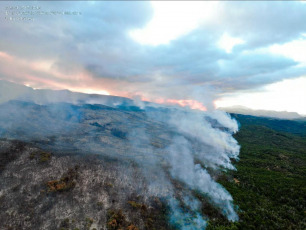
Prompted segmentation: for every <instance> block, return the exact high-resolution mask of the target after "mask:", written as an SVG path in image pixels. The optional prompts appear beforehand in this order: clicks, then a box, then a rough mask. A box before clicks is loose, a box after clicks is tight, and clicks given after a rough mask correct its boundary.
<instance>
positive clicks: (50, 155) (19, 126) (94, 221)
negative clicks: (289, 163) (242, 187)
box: [0, 101, 239, 230]
mask: <svg viewBox="0 0 306 230" xmlns="http://www.w3.org/2000/svg"><path fill="white" fill-rule="evenodd" d="M236 125H237V124H235V123H234V122H233V120H232V119H231V118H230V117H229V116H228V115H226V114H224V113H211V114H209V113H206V114H204V113H200V112H192V111H186V110H182V111H177V110H176V109H167V108H154V107H147V108H146V109H145V110H144V109H140V108H139V107H135V106H128V107H124V106H117V107H109V106H105V105H98V104H79V105H75V104H69V103H53V104H45V105H39V104H35V103H33V102H24V101H9V102H5V103H2V104H1V105H0V135H1V138H2V139H1V141H0V158H1V165H0V166H1V168H0V169H1V172H0V173H1V174H0V180H1V188H0V203H1V210H2V211H1V214H0V221H1V223H2V227H1V228H3V229H128V230H132V229H134V230H136V229H204V228H205V227H206V225H207V221H208V219H209V217H208V216H205V214H204V213H205V210H203V209H205V207H207V205H211V206H212V207H214V209H215V210H216V212H217V213H219V214H218V215H223V216H224V217H226V218H227V219H228V220H230V221H235V220H237V218H238V216H237V214H236V212H235V208H234V206H233V201H232V198H231V196H230V194H229V193H228V192H227V191H226V190H225V189H224V188H223V187H222V186H221V185H219V184H218V183H217V182H216V181H215V180H216V178H217V177H218V175H219V173H220V171H222V170H226V169H234V167H233V166H232V164H231V158H236V159H237V156H238V153H239V146H238V145H237V142H236V141H235V140H234V139H233V138H232V132H235V130H236V129H237V127H236Z"/></svg>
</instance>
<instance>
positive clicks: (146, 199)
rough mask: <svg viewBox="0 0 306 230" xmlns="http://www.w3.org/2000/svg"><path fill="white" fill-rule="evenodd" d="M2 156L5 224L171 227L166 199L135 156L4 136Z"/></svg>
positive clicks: (1, 199)
mask: <svg viewBox="0 0 306 230" xmlns="http://www.w3.org/2000/svg"><path fill="white" fill-rule="evenodd" d="M0 156H1V172H0V173H1V174H0V178H1V194H0V203H1V215H0V221H1V229H95V228H96V229H119V228H124V229H171V228H170V227H169V226H168V221H167V209H166V206H165V204H164V203H163V202H162V200H160V198H158V197H156V196H153V195H151V196H150V195H149V193H148V191H147V190H148V188H147V183H146V182H145V180H144V178H143V176H142V173H141V172H140V171H139V169H138V168H137V167H135V166H131V164H132V163H131V162H122V161H121V162H119V161H110V160H109V161H107V160H105V159H103V160H102V159H101V158H99V157H98V156H95V155H82V156H81V155H74V156H71V155H70V156H61V155H60V154H56V155H54V154H53V153H52V152H46V151H44V150H42V149H40V148H37V147H34V145H33V144H32V145H31V144H26V143H24V142H20V141H9V140H4V139H2V140H0ZM142 194H145V195H142Z"/></svg>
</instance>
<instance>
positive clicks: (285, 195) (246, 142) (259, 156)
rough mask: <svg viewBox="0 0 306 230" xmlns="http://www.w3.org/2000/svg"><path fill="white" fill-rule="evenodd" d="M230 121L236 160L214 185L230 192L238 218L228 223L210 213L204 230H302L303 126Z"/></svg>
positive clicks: (305, 213)
mask: <svg viewBox="0 0 306 230" xmlns="http://www.w3.org/2000/svg"><path fill="white" fill-rule="evenodd" d="M236 118H237V119H238V121H239V122H240V124H241V129H240V131H239V132H238V133H237V134H236V135H235V138H236V139H237V140H238V142H239V144H240V145H241V152H240V161H239V162H236V163H235V165H236V168H237V171H232V172H228V173H226V174H224V175H223V176H221V177H220V178H219V182H220V183H221V184H223V186H224V187H225V188H226V189H227V190H228V191H229V192H230V193H231V194H232V196H233V199H234V203H235V205H236V206H237V211H238V214H239V218H240V220H239V222H236V223H231V222H228V221H227V220H226V219H225V218H223V217H222V216H220V215H218V214H216V213H215V214H214V213H213V212H214V211H212V212H211V213H210V216H213V218H210V222H209V226H208V229H209V230H211V229H286V230H288V229H294V230H297V229H306V219H305V217H306V209H305V207H306V178H305V175H306V138H305V136H304V133H306V130H305V128H304V127H305V124H306V123H302V122H299V123H298V124H294V125H293V126H292V127H293V128H292V127H286V126H285V124H287V123H288V121H282V120H276V121H275V120H273V119H267V118H256V117H251V116H242V115H238V116H236ZM292 122H294V121H290V122H289V123H290V125H291V123H292ZM289 123H288V124H289ZM275 124H282V125H281V126H278V127H276V128H275V127H274V126H275ZM272 128H274V129H272ZM285 131H286V132H285ZM204 210H205V209H204ZM208 210H209V209H208ZM211 210H213V209H211ZM206 212H207V209H206Z"/></svg>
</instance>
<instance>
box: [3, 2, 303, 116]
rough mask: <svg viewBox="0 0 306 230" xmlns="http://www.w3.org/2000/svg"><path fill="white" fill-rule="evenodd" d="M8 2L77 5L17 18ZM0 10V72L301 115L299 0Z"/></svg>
mask: <svg viewBox="0 0 306 230" xmlns="http://www.w3.org/2000/svg"><path fill="white" fill-rule="evenodd" d="M11 6H19V7H22V6H35V7H39V8H40V9H39V10H35V8H34V9H32V10H30V11H32V12H33V11H34V12H35V11H45V12H50V11H56V12H77V13H78V14H77V15H34V16H26V17H33V18H34V20H18V16H16V14H15V15H13V16H12V15H11V13H12V12H15V13H18V12H20V11H24V10H20V9H19V10H11V9H9V8H7V7H11ZM28 11H29V10H28ZM0 14H2V15H0V17H1V18H0V31H1V36H0V79H4V80H9V81H12V82H16V83H22V84H25V85H27V86H31V87H33V88H40V89H41V88H48V89H69V90H72V91H77V92H84V93H98V94H106V95H117V96H124V97H129V98H137V99H139V98H140V99H142V100H147V101H152V102H157V103H165V104H179V105H182V106H189V107H191V108H194V109H203V110H204V109H208V110H210V109H214V108H216V107H226V106H233V105H242V106H247V107H249V108H253V109H267V110H276V111H291V112H298V113H300V114H303V115H306V103H305V101H306V93H305V92H306V23H305V22H304V21H305V18H306V4H305V3H304V2H302V1H280V2H279V1H277V2H274V1H267V2H265V1H250V2H244V1H209V2H202V1H193V2H187V1H178V2H175V1H169V2H164V1H156V2H150V1H135V2H132V1H125V2H110V1H97V2H90V1H88V2H84V1H75V2H73V1H64V2H62V1H56V2H48V1H36V2H12V1H11V2H2V1H1V2H0ZM5 17H6V19H5ZM9 17H13V18H15V19H14V20H9ZM16 18H17V19H16Z"/></svg>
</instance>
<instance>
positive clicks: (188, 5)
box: [130, 1, 218, 45]
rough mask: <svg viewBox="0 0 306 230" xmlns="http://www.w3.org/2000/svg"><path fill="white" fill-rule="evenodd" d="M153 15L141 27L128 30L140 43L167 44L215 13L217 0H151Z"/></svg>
mask: <svg viewBox="0 0 306 230" xmlns="http://www.w3.org/2000/svg"><path fill="white" fill-rule="evenodd" d="M151 4H152V7H153V10H154V15H153V18H152V19H151V21H150V22H149V23H148V24H147V25H146V26H145V28H143V29H136V30H132V31H130V35H131V37H132V38H134V39H135V40H136V41H138V42H140V43H141V44H148V45H160V44H168V43H169V42H170V41H171V40H174V39H176V38H178V37H180V36H182V35H184V34H187V33H189V32H190V31H192V30H194V29H196V28H197V27H199V26H200V25H201V23H204V22H206V23H207V21H208V20H211V19H212V17H213V15H214V14H216V9H217V5H218V2H201V1H195V2H184V1H153V2H151Z"/></svg>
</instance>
